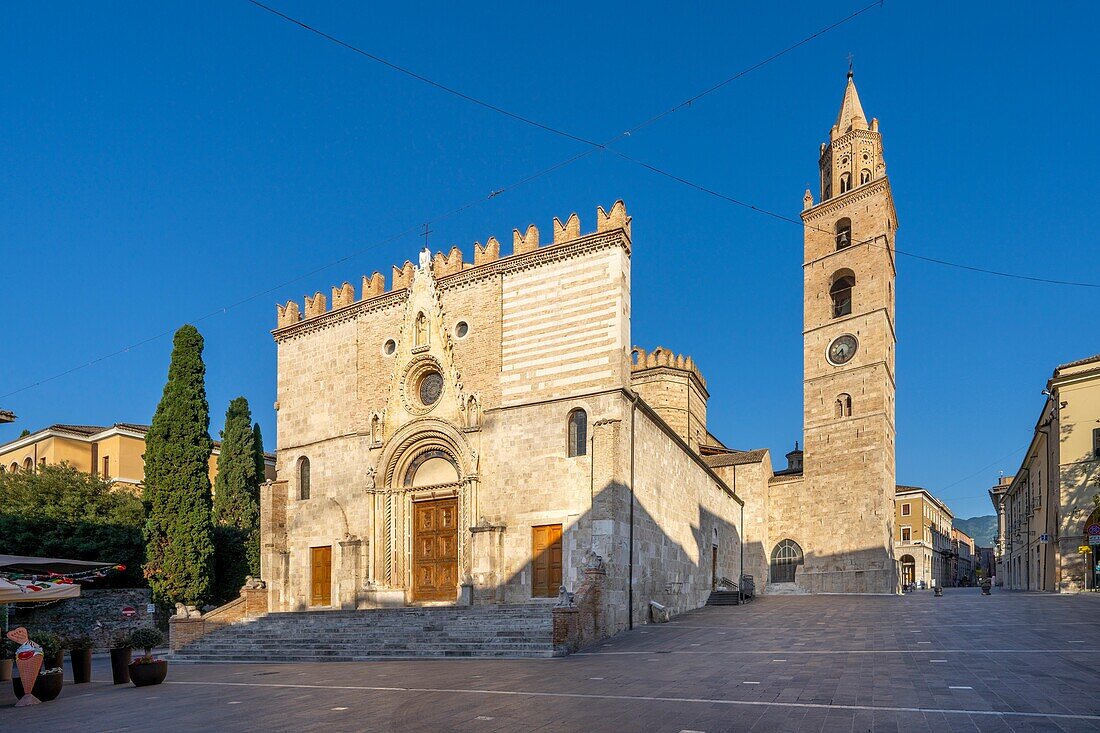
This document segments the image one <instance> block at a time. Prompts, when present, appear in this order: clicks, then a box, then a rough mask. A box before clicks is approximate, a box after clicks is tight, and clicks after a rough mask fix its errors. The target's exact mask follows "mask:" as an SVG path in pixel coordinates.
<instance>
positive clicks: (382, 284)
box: [363, 272, 386, 300]
mask: <svg viewBox="0 0 1100 733" xmlns="http://www.w3.org/2000/svg"><path fill="white" fill-rule="evenodd" d="M384 292H386V278H385V277H383V276H382V273H380V272H375V273H374V274H373V275H371V276H370V277H367V276H366V275H364V276H363V300H370V299H371V298H376V297H378V296H379V295H381V294H382V293H384Z"/></svg>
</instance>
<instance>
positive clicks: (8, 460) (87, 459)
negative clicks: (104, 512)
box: [0, 423, 275, 487]
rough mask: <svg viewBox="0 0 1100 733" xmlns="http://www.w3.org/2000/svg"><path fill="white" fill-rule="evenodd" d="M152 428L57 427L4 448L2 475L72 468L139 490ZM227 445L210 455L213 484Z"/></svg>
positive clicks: (268, 461)
mask: <svg viewBox="0 0 1100 733" xmlns="http://www.w3.org/2000/svg"><path fill="white" fill-rule="evenodd" d="M148 431H149V426H148V425H138V424H135V423H115V424H114V425H109V426H104V425H51V426H49V427H48V428H45V429H43V430H39V431H38V432H35V433H31V434H29V435H25V436H23V437H21V438H17V439H15V440H13V441H10V442H8V443H5V444H3V445H0V471H20V470H22V471H27V470H31V469H33V468H34V467H35V466H44V465H47V464H56V463H69V464H71V465H73V466H74V467H76V468H77V469H78V470H80V471H84V472H85V473H91V474H94V475H97V476H103V477H104V478H106V479H108V480H110V481H111V482H113V483H117V484H129V485H131V486H135V487H136V486H139V485H140V484H141V482H142V481H144V480H145V460H144V458H143V455H144V454H145V434H146V433H147V432H148ZM220 448H221V444H220V443H218V442H217V441H215V442H214V451H213V453H211V455H210V461H209V464H210V483H211V485H213V483H214V478H215V476H217V473H218V454H219V452H220ZM264 464H265V471H264V473H265V478H266V479H267V480H274V478H275V454H274V453H265V454H264Z"/></svg>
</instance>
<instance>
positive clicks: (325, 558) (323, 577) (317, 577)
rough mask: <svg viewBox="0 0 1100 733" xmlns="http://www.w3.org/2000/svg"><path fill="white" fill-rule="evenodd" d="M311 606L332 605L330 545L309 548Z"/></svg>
mask: <svg viewBox="0 0 1100 733" xmlns="http://www.w3.org/2000/svg"><path fill="white" fill-rule="evenodd" d="M309 577H310V583H309V585H310V589H311V592H310V598H309V605H311V606H331V605H332V547H311V548H309Z"/></svg>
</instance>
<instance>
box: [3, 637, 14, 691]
mask: <svg viewBox="0 0 1100 733" xmlns="http://www.w3.org/2000/svg"><path fill="white" fill-rule="evenodd" d="M15 649H16V646H15V642H14V641H11V640H10V639H0V682H7V681H9V680H10V679H11V667H12V664H14V663H15Z"/></svg>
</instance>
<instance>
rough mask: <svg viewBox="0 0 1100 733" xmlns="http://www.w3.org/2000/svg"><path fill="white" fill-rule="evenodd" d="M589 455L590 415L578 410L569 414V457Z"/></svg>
mask: <svg viewBox="0 0 1100 733" xmlns="http://www.w3.org/2000/svg"><path fill="white" fill-rule="evenodd" d="M587 453H588V413H586V412H585V411H584V410H581V409H579V408H578V409H576V410H573V411H572V412H570V413H569V457H570V458H572V457H573V456H583V455H586V454H587Z"/></svg>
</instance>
